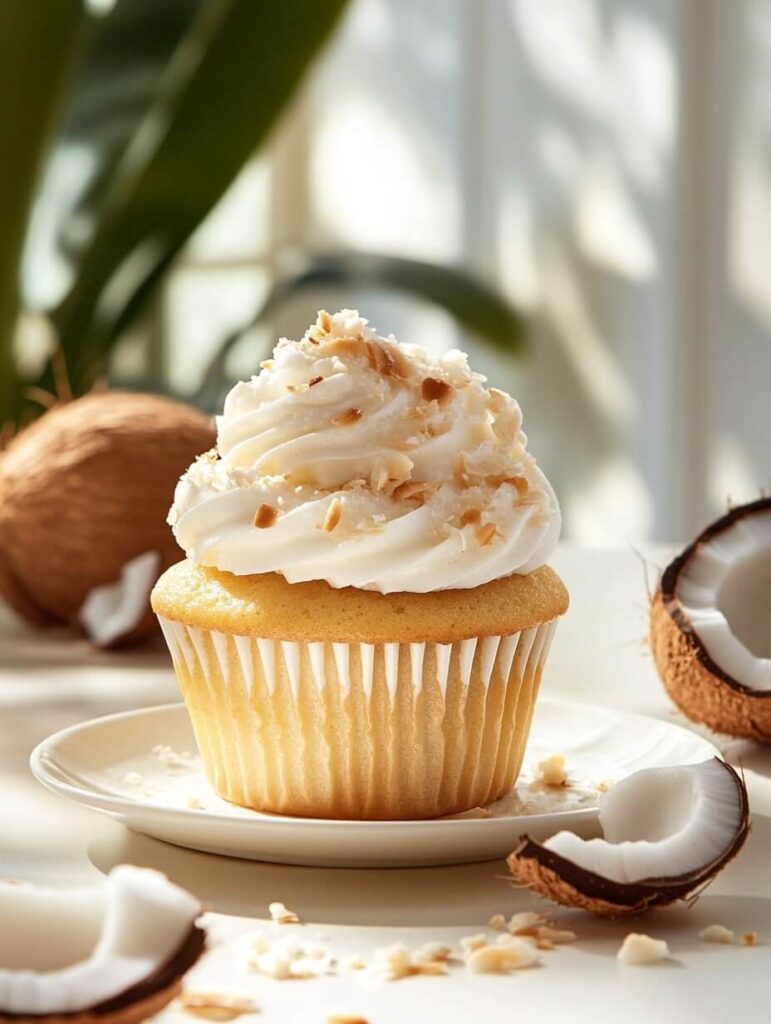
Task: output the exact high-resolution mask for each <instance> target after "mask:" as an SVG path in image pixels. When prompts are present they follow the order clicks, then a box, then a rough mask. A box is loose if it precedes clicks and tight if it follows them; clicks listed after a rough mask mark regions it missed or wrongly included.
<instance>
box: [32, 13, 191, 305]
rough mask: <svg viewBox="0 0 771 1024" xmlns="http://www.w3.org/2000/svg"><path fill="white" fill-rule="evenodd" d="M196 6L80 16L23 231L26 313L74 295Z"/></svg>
mask: <svg viewBox="0 0 771 1024" xmlns="http://www.w3.org/2000/svg"><path fill="white" fill-rule="evenodd" d="M202 2H203V0H163V2H162V3H158V0H116V3H115V4H114V5H113V7H112V8H111V9H110V10H109V11H108V12H106V13H103V14H101V15H99V16H92V17H90V18H89V19H88V22H87V25H86V30H85V32H84V39H83V45H82V47H81V52H80V59H79V60H78V63H77V68H76V69H75V71H74V73H73V76H72V82H71V87H70V89H69V95H68V97H67V102H66V104H65V108H64V110H63V111H62V117H61V123H60V127H59V130H58V131H57V134H56V139H55V140H54V143H53V145H52V148H51V154H50V156H49V159H48V160H47V162H46V167H45V171H44V173H43V175H42V179H41V182H40V185H39V187H38V190H37V197H36V200H35V207H34V210H33V215H32V220H31V223H30V226H29V230H28V232H27V238H26V242H25V247H24V256H23V262H22V294H23V298H24V304H25V305H26V306H27V307H28V308H33V309H40V308H42V309H46V308H51V307H53V306H56V305H57V303H59V302H60V301H61V300H62V299H63V298H64V297H65V296H66V294H67V293H68V292H69V291H71V290H72V288H73V285H74V281H75V276H76V273H77V269H78V263H79V261H80V259H81V258H82V255H83V253H84V252H85V251H86V250H87V249H88V246H89V245H90V244H91V243H92V241H93V238H94V235H95V233H96V230H97V227H98V223H99V216H100V207H101V204H102V202H103V200H104V198H105V194H106V192H107V191H108V189H109V186H110V184H111V181H112V176H113V174H114V172H115V168H116V166H117V164H118V162H119V160H120V158H121V157H122V156H123V153H124V152H125V149H126V147H127V145H128V143H129V142H130V140H131V139H132V138H133V136H134V134H135V133H136V131H137V127H138V125H139V124H140V122H141V121H142V119H143V118H144V117H145V116H146V115H147V113H148V111H149V110H150V108H151V107H152V105H153V104H154V103H155V101H156V98H157V95H158V87H159V82H160V80H161V78H162V77H163V74H164V72H165V70H166V66H167V65H168V62H169V60H170V58H171V56H172V54H173V53H174V51H175V49H176V47H177V46H178V45H179V42H180V40H181V39H182V37H183V36H184V34H185V32H187V31H188V29H189V28H190V26H191V24H192V22H193V20H194V18H195V17H196V15H197V14H198V11H199V8H200V7H201V4H202Z"/></svg>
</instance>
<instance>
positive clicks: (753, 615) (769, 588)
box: [650, 498, 771, 743]
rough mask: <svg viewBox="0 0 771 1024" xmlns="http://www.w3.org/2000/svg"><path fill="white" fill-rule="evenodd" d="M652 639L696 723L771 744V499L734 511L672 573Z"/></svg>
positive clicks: (670, 685)
mask: <svg viewBox="0 0 771 1024" xmlns="http://www.w3.org/2000/svg"><path fill="white" fill-rule="evenodd" d="M650 639H651V647H652V650H653V655H654V658H655V660H656V666H657V667H658V670H659V673H660V675H661V678H662V680H663V682H664V685H665V687H666V689H667V692H668V693H669V695H670V697H671V698H672V700H673V701H674V702H675V704H677V706H678V707H679V708H680V710H681V711H683V712H684V713H685V714H686V715H687V716H688V717H689V718H690V719H692V720H693V721H694V722H700V723H703V724H704V725H708V726H709V727H710V728H711V729H714V730H715V731H717V732H723V733H727V734H729V735H731V736H744V737H748V738H751V739H756V740H761V741H762V742H766V743H768V742H771V498H761V499H759V500H758V501H753V502H751V503H750V504H748V505H740V506H737V507H736V508H733V509H731V510H730V512H728V513H727V514H726V515H724V516H722V517H721V518H720V519H718V520H717V521H716V522H714V523H712V525H711V526H708V527H707V529H706V530H704V531H703V532H702V533H700V534H699V536H698V537H697V538H696V540H694V541H693V543H692V544H689V545H688V547H687V548H686V549H685V550H684V551H683V552H682V553H681V554H680V555H678V556H677V558H675V559H674V561H673V562H672V563H671V564H670V565H669V566H668V567H667V569H666V570H665V571H664V574H663V576H662V578H661V584H660V586H659V588H658V591H657V593H656V595H655V597H654V599H653V603H652V607H651V631H650Z"/></svg>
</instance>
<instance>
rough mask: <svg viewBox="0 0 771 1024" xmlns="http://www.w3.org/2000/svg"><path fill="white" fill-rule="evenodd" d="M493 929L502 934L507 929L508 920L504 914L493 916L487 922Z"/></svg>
mask: <svg viewBox="0 0 771 1024" xmlns="http://www.w3.org/2000/svg"><path fill="white" fill-rule="evenodd" d="M487 923H488V924H489V925H490V927H491V928H494V929H495V930H496V931H497V932H502V931H503V929H504V928H505V927H506V918H505V917H504V916H503V914H493V916H492V917H491V918H490V920H489V921H488V922H487Z"/></svg>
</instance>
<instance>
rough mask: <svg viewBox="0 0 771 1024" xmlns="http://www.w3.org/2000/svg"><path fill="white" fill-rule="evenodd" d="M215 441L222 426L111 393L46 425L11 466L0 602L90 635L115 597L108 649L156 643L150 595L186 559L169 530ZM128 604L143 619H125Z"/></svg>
mask: <svg viewBox="0 0 771 1024" xmlns="http://www.w3.org/2000/svg"><path fill="white" fill-rule="evenodd" d="M214 441H215V432H214V426H213V423H212V421H211V418H210V417H208V416H205V415H204V414H203V413H201V412H199V411H198V410H196V409H193V408H191V407H190V406H187V405H183V404H181V403H179V402H174V401H172V400H170V399H167V398H161V397H158V396H155V395H139V394H133V393H129V392H120V391H108V392H105V393H100V394H92V395H88V396H86V397H84V398H80V399H77V400H76V401H73V402H68V403H66V404H63V405H59V406H56V407H55V408H53V409H52V410H51V411H50V412H47V413H45V414H44V415H43V416H42V417H41V418H40V419H39V420H37V421H36V422H35V423H33V424H32V425H31V426H29V427H27V428H26V429H24V430H23V431H22V432H21V433H20V434H19V435H18V436H17V437H16V438H14V440H13V441H11V443H10V444H9V445H8V447H7V448H6V449H5V450H4V451H3V452H2V454H0V594H2V596H3V597H4V598H5V599H6V600H7V601H8V603H9V604H10V605H11V606H12V607H13V608H14V609H15V610H16V611H17V612H18V613H19V614H20V615H21V616H22V617H24V618H25V619H27V620H28V621H31V622H33V623H36V624H49V623H57V622H58V623H68V624H78V623H79V620H80V618H81V610H82V609H83V606H84V603H85V602H86V600H87V598H88V596H89V594H91V593H92V592H93V591H95V590H98V589H99V588H107V589H106V591H105V590H104V589H102V597H103V600H104V601H106V602H107V606H108V607H109V610H110V613H111V614H112V615H113V617H114V618H113V621H114V623H115V624H117V625H116V629H117V632H116V631H115V630H114V631H113V632H112V635H110V636H109V637H108V639H106V640H105V639H103V641H102V642H103V643H104V644H105V645H108V644H110V645H111V644H115V643H118V642H121V643H126V642H131V641H134V640H138V639H141V638H142V637H144V636H147V635H148V634H149V633H151V632H154V631H155V629H156V624H155V617H154V616H153V615H152V612H151V611H150V606H149V601H148V600H147V598H148V596H149V591H150V589H151V587H152V584H153V583H154V582H155V579H157V577H158V575H160V573H161V572H162V571H163V570H164V569H165V568H167V567H168V566H169V565H171V564H173V563H174V562H176V561H178V560H179V558H180V551H179V548H178V547H177V545H176V542H175V541H174V538H173V537H172V535H171V531H170V530H169V529H168V527H167V525H166V515H167V512H168V508H169V506H170V505H171V502H172V498H173V493H174V487H175V485H176V483H177V480H178V479H179V477H180V475H181V474H182V473H183V472H184V470H185V469H186V468H187V467H188V465H189V464H190V463H191V462H192V461H193V459H194V458H195V457H196V455H198V454H199V453H201V452H204V451H207V450H208V449H210V448H211V447H212V446H213V444H214ZM141 556H146V557H145V561H144V562H143V563H139V564H140V566H143V567H144V568H143V570H142V571H138V570H134V571H133V572H129V573H128V575H126V574H125V573H124V570H125V569H126V567H127V566H130V565H131V563H132V562H134V561H135V560H136V559H138V558H140V557H141ZM151 560H152V561H153V563H154V568H153V573H151V574H150V575H153V576H154V578H152V579H149V577H148V578H147V579H145V577H147V576H148V574H147V571H146V567H147V565H148V564H149V562H150V561H151ZM143 581H144V582H143ZM142 586H144V587H145V589H146V593H143V594H141V595H137V593H136V590H137V588H138V587H142ZM110 588H114V589H113V590H112V593H110ZM121 598H123V599H125V601H126V602H127V603H128V605H130V606H131V608H132V609H133V610H134V614H133V616H128V617H126V616H124V617H123V618H121V614H120V612H121V609H120V608H119V607H118V604H119V603H120V600H121ZM128 618H133V621H132V622H130V621H128ZM80 624H81V625H82V624H83V623H82V622H81V623H80ZM88 624H89V617H88V615H86V621H85V626H86V627H88Z"/></svg>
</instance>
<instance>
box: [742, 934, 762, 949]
mask: <svg viewBox="0 0 771 1024" xmlns="http://www.w3.org/2000/svg"><path fill="white" fill-rule="evenodd" d="M741 943H742V945H743V946H757V944H758V933H757V932H745V933H744V934H743V935H742V937H741Z"/></svg>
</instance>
